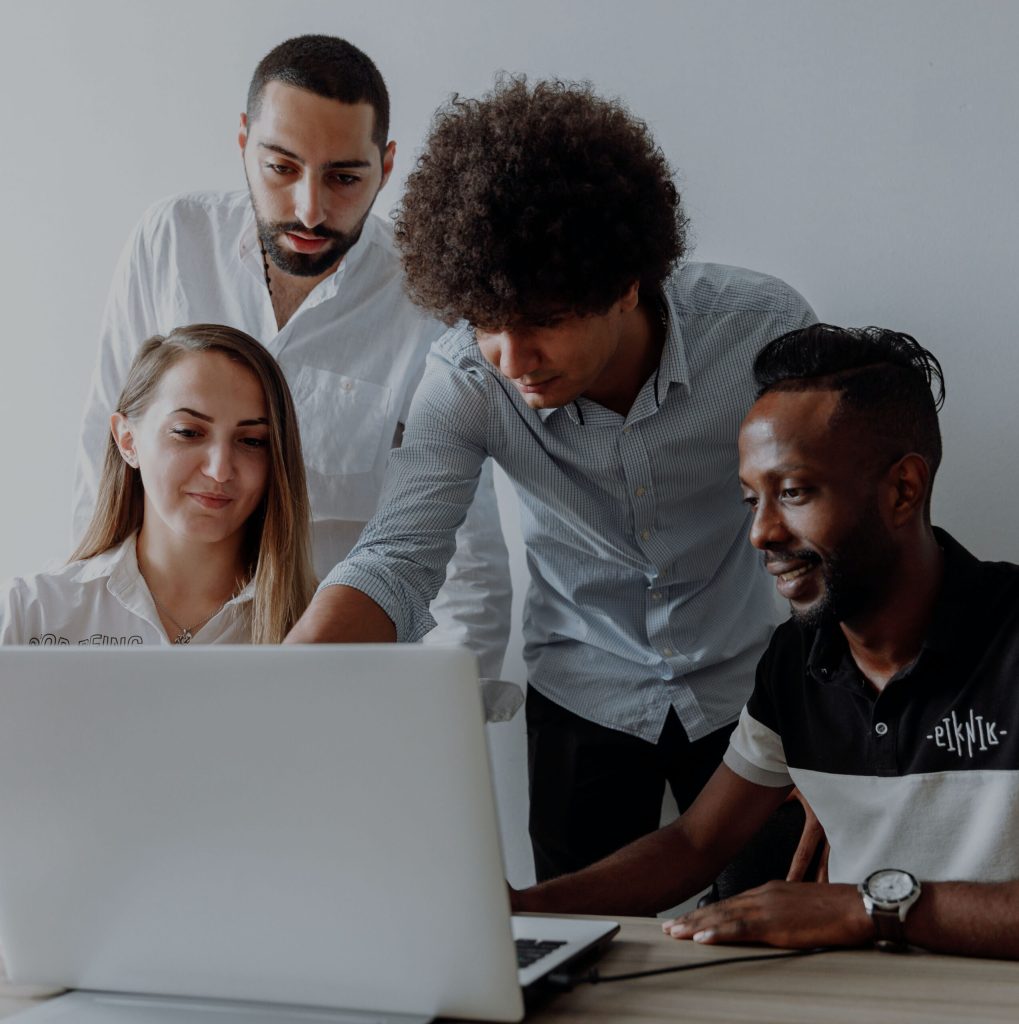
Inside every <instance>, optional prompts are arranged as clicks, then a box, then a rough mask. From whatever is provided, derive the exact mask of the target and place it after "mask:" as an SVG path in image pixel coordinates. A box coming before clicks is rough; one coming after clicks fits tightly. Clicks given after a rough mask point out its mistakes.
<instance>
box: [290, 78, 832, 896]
mask: <svg viewBox="0 0 1019 1024" xmlns="http://www.w3.org/2000/svg"><path fill="white" fill-rule="evenodd" d="M685 232H686V218H685V217H684V215H683V211H682V206H681V204H680V197H679V194H678V191H677V189H676V186H675V184H674V182H673V178H672V172H671V170H670V168H669V165H668V163H667V161H666V159H665V156H664V155H663V153H662V151H661V150H660V149H659V148H658V146H657V145H656V143H655V141H654V139H653V137H652V135H651V132H650V131H649V129H648V127H647V125H646V124H644V123H643V122H642V121H640V120H638V119H637V118H635V117H634V116H633V115H632V114H631V113H630V112H629V111H628V110H627V109H626V108H625V107H624V106H623V105H622V104H621V103H619V102H615V101H610V100H606V99H603V98H601V97H599V96H597V95H596V94H595V93H594V91H593V90H592V88H591V87H590V86H589V85H586V84H581V85H576V84H570V83H564V82H560V81H542V82H537V83H534V84H530V83H528V82H527V81H526V80H525V79H523V78H514V77H504V78H502V79H501V80H500V81H498V82H497V84H496V87H495V88H494V90H493V91H492V92H491V93H489V94H488V95H486V96H484V97H483V98H481V99H464V98H461V97H457V96H454V97H453V98H452V100H451V101H450V102H449V103H448V104H447V105H446V106H444V107H443V108H442V109H440V110H439V111H438V112H437V114H436V115H435V120H434V124H433V127H432V132H431V136H430V138H429V139H428V142H427V144H426V147H425V149H424V152H423V153H422V155H421V156H420V158H419V159H418V162H417V166H416V168H415V170H414V172H413V174H412V175H411V176H410V179H409V181H408V183H407V189H406V194H405V196H404V199H403V202H402V205H401V207H400V209H399V211H398V214H397V217H396V231H395V234H396V240H397V245H398V248H399V249H400V252H401V255H402V258H403V263H404V268H405V271H406V276H407V286H408V290H409V293H410V295H411V297H412V298H413V299H414V301H416V302H417V303H418V304H419V305H421V306H422V307H423V308H424V309H426V310H427V311H429V312H430V313H432V314H433V315H435V316H436V317H438V318H440V319H441V320H443V321H445V322H446V323H447V324H450V325H453V326H452V329H451V330H450V331H449V333H447V334H446V335H445V336H444V337H443V338H441V339H440V340H439V341H438V342H437V343H436V345H435V346H434V347H433V350H432V355H431V357H430V365H429V368H428V369H427V370H426V373H425V379H424V381H423V383H422V388H421V390H419V392H418V394H417V397H416V399H415V405H414V408H413V409H412V411H411V415H410V417H409V420H408V423H407V430H406V433H405V436H404V441H403V446H402V447H401V448H400V449H399V450H394V452H393V453H392V455H391V457H390V463H389V468H388V471H387V482H386V487H385V491H384V494H383V497H382V500H381V502H380V506H379V512H378V513H377V514H376V516H375V518H374V519H373V520H372V521H371V523H369V525H368V527H367V528H366V530H365V532H364V534H363V535H362V538H361V541H360V543H359V545H358V547H357V548H356V549H355V550H354V551H353V552H352V553H351V555H350V557H349V558H348V559H347V561H345V562H344V563H342V564H341V565H339V566H337V568H336V569H335V570H334V571H333V572H332V573H331V574H330V575H329V576H328V577H327V578H326V580H325V581H324V583H323V586H322V588H321V589H320V591H319V593H318V595H317V596H316V598H315V600H314V601H313V602H312V605H311V607H310V608H309V611H308V612H307V614H306V616H305V618H304V619H303V620H302V621H301V622H300V623H299V624H298V626H297V627H296V628H295V630H294V633H293V634H292V639H294V640H305V641H309V640H310V641H315V640H319V641H341V640H400V641H413V640H417V639H418V638H419V637H421V636H422V635H423V634H424V633H425V632H426V631H427V629H428V628H429V625H430V619H429V616H428V603H429V601H430V600H431V596H432V594H433V593H434V591H435V589H436V588H437V587H438V586H439V585H440V583H441V582H442V579H443V573H444V570H445V565H446V560H447V559H448V558H449V555H450V553H451V552H452V550H453V548H452V543H453V535H454V531H455V530H456V527H457V526H458V524H459V523H460V522H461V521H462V520H463V517H464V515H465V512H466V509H467V508H468V506H469V504H470V500H471V495H472V494H473V491H474V487H475V483H476V481H477V479H478V475H479V473H480V472H481V468H482V466H483V465H484V463H485V461H486V459H488V458H492V459H494V460H495V461H496V462H497V463H499V464H500V465H501V466H502V467H503V469H504V470H505V471H506V473H507V475H508V476H509V477H510V479H511V480H512V482H513V484H514V485H515V488H516V490H517V493H518V495H519V497H520V501H521V505H522V509H521V520H522V527H523V534H524V541H525V544H526V548H527V560H528V566H529V569H530V575H531V587H530V592H529V594H528V599H527V606H526V609H525V616H524V631H525V639H526V647H525V657H526V660H527V664H528V670H529V679H530V685H529V691H528V699H527V726H528V746H529V773H530V786H531V811H530V832H531V839H532V844H533V847H534V853H535V863H536V868H537V875H538V878H539V879H542V878H550V877H553V876H556V875H559V874H562V873H564V872H567V871H575V870H577V869H578V868H580V867H583V866H584V865H586V864H590V863H592V862H593V861H595V860H598V859H599V858H601V857H604V856H605V855H607V854H609V853H611V852H612V851H614V850H616V849H618V848H619V847H620V846H622V845H624V844H625V843H626V842H628V841H630V840H632V839H634V838H636V837H637V836H640V835H643V834H645V833H647V832H649V831H651V830H652V829H654V828H655V827H656V826H657V824H658V820H659V814H660V809H661V801H662V795H663V792H664V787H665V784H666V782H668V783H669V785H670V786H671V788H672V791H673V793H674V794H675V797H676V801H677V804H678V805H679V808H680V810H682V809H684V808H685V807H687V806H688V805H689V803H690V802H691V801H692V799H693V798H694V796H696V794H697V793H698V791H699V790H700V788H701V787H702V786H703V784H704V783H705V782H706V781H707V779H708V778H709V776H710V775H711V773H712V772H713V771H714V769H715V768H716V767H717V766H718V764H719V762H720V760H721V757H722V754H723V752H724V751H725V748H726V743H727V740H728V735H729V733H730V732H731V731H732V725H733V723H734V722H735V720H736V718H737V717H738V715H739V713H740V709H741V708H742V706H743V704H744V703H745V701H746V699H747V697H748V695H749V693H750V690H751V687H752V684H753V679H754V666H755V664H756V662H757V659H758V657H759V656H760V654H761V652H762V651H763V649H764V646H765V644H766V643H767V640H768V637H769V636H770V634H771V631H772V628H773V626H774V625H775V622H776V612H775V604H774V601H773V598H772V595H771V592H770V588H769V585H768V580H767V576H766V574H765V573H764V571H763V569H762V566H761V565H760V563H759V561H758V560H757V559H756V558H755V557H754V555H753V553H752V551H751V549H750V546H749V545H748V544H747V543H746V536H747V530H748V525H749V516H748V514H747V510H746V508H745V507H744V506H743V505H741V503H740V494H739V486H738V483H737V472H736V470H737V452H736V436H737V432H738V428H739V424H740V420H741V419H742V417H743V415H744V414H745V413H746V411H747V409H749V407H750V405H751V403H752V402H753V399H754V381H753V375H752V372H751V367H752V364H753V359H754V356H755V355H756V354H757V352H758V351H759V350H760V349H761V348H762V347H763V346H764V344H766V343H767V342H768V341H770V340H771V339H772V338H775V337H777V336H778V335H780V334H783V333H785V332H786V331H789V330H792V329H794V328H798V327H803V326H804V325H806V324H809V323H812V322H814V320H815V317H814V314H813V312H812V310H811V309H810V307H809V306H808V305H807V304H806V302H805V301H804V300H803V299H802V298H801V297H800V296H799V295H798V294H797V293H796V292H795V291H793V290H792V289H791V288H789V287H788V286H787V285H785V284H784V283H782V282H781V281H778V280H776V279H775V278H772V277H767V276H765V275H763V274H758V273H754V272H751V271H747V270H742V269H739V268H735V267H726V266H719V265H711V264H696V263H689V262H683V256H684V243H685ZM801 820H802V819H801ZM793 829H794V833H795V834H794V840H795V835H797V834H798V831H796V829H797V826H795V825H794V826H793ZM783 856H784V863H783V862H781V858H780V859H779V862H778V863H772V864H764V863H761V858H760V857H759V856H758V857H756V858H755V859H756V860H757V861H758V866H759V867H761V868H762V870H763V872H764V877H774V876H775V875H779V876H781V877H784V876H785V872H786V869H787V868H788V863H789V860H788V849H787V850H786V852H785V853H784V855H783ZM764 859H765V860H767V858H764ZM756 880H757V879H756V878H751V879H744V880H742V881H741V882H740V883H738V884H739V885H740V886H742V887H745V885H746V884H748V883H749V882H751V881H756Z"/></svg>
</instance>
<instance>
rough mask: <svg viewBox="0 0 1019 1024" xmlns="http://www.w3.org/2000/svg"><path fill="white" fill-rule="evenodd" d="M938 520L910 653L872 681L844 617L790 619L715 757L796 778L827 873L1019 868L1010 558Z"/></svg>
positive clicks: (1016, 613)
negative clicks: (821, 625) (924, 630)
mask: <svg viewBox="0 0 1019 1024" xmlns="http://www.w3.org/2000/svg"><path fill="white" fill-rule="evenodd" d="M935 532H936V534H937V536H938V540H939V543H940V544H941V545H942V547H943V549H944V552H945V574H944V581H943V585H942V591H941V595H940V597H939V598H938V603H937V605H936V608H935V612H934V617H933V620H932V623H931V627H930V630H929V632H928V634H927V637H926V639H925V641H924V645H923V648H922V650H921V652H920V655H919V657H918V658H917V660H916V661H915V662H914V663H913V665H912V666H910V667H909V668H908V669H906V670H904V671H903V672H900V673H899V674H898V675H896V676H895V677H894V678H893V679H892V680H890V681H889V683H888V685H887V686H886V687H885V689H884V690H883V691H882V692H881V693H880V694H878V693H876V692H875V690H874V688H873V687H872V686H871V685H870V684H869V683H868V682H867V681H866V680H865V679H864V677H863V676H862V674H861V673H860V671H859V669H858V668H857V667H856V664H855V662H854V661H853V659H852V657H851V656H850V654H849V650H848V646H847V644H846V641H845V638H844V636H843V635H842V633H841V631H840V630H838V629H837V628H832V629H830V630H820V631H817V630H804V629H801V628H800V627H798V626H797V625H796V624H795V623H793V622H792V621H790V622H786V623H784V624H783V625H782V626H780V627H779V628H778V630H777V631H776V632H775V635H774V637H773V638H772V641H771V644H770V645H769V647H768V649H767V651H766V652H765V654H764V657H763V658H762V659H761V662H760V664H759V665H758V668H757V681H756V684H755V687H754V692H753V694H752V695H751V697H750V700H749V702H748V703H747V706H746V708H745V709H744V710H743V713H742V715H741V717H740V721H739V724H738V726H737V728H736V731H735V732H734V733H733V736H732V740H731V742H730V746H729V749H728V751H727V752H726V755H725V763H726V764H727V765H728V766H729V768H731V769H732V770H733V771H734V772H736V773H737V774H738V775H740V776H742V777H743V778H745V779H748V780H749V781H751V782H755V783H758V784H760V785H764V786H788V785H789V784H790V783H792V784H795V785H796V786H798V787H799V788H800V791H801V792H802V793H803V795H804V796H805V797H806V799H807V800H808V802H809V803H810V805H811V807H813V809H814V812H815V813H816V814H817V816H818V818H819V820H820V821H821V824H822V825H823V826H824V828H825V831H826V832H827V834H828V840H829V842H830V843H831V859H830V862H829V876H830V878H831V880H832V881H833V882H858V881H860V880H861V879H863V878H865V877H866V876H867V875H868V874H869V873H870V872H871V871H876V870H877V869H878V868H886V867H895V868H904V869H906V870H907V871H911V872H912V873H913V874H914V875H916V876H917V877H918V878H921V879H928V880H931V881H949V880H959V881H987V882H990V881H1004V880H1007V879H1015V878H1019V566H1016V565H1011V564H1009V563H1007V562H980V561H978V560H977V559H976V558H974V557H973V555H971V554H970V553H969V552H968V551H966V550H965V548H963V547H962V546H961V545H959V544H958V543H956V541H954V540H953V539H952V538H951V537H950V536H949V535H948V534H946V533H945V532H944V531H942V530H936V531H935Z"/></svg>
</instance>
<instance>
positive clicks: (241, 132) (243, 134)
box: [237, 112, 248, 156]
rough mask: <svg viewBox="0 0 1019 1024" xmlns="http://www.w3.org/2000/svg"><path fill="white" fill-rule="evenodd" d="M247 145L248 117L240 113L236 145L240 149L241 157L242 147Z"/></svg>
mask: <svg viewBox="0 0 1019 1024" xmlns="http://www.w3.org/2000/svg"><path fill="white" fill-rule="evenodd" d="M247 144H248V115H247V114H245V113H243V112H242V113H241V126H240V128H238V129H237V145H238V146H240V147H241V155H242V156H243V154H244V147H245V146H246V145H247Z"/></svg>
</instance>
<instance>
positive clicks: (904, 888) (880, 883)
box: [866, 868, 916, 903]
mask: <svg viewBox="0 0 1019 1024" xmlns="http://www.w3.org/2000/svg"><path fill="white" fill-rule="evenodd" d="M866 885H867V892H868V893H869V894H870V895H871V896H872V897H873V898H874V899H876V900H878V901H879V902H881V903H898V902H899V901H900V900H904V899H905V898H906V897H907V896H909V894H910V893H911V892H912V891H913V889H914V888H916V879H915V878H913V876H912V875H911V874H910V873H909V872H908V871H899V870H898V869H897V868H886V869H885V870H883V871H875V872H874V874H872V875H871V876H870V877H869V878H868V879H867V883H866Z"/></svg>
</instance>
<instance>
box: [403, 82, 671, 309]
mask: <svg viewBox="0 0 1019 1024" xmlns="http://www.w3.org/2000/svg"><path fill="white" fill-rule="evenodd" d="M395 221H396V240H397V244H398V246H399V248H400V251H401V253H402V256H403V263H404V268H405V270H406V274H407V282H408V289H409V292H410V295H411V297H412V298H413V299H414V301H416V302H417V303H418V304H419V305H421V306H423V307H424V308H425V309H427V310H428V311H429V312H431V313H433V314H434V315H435V316H437V317H439V318H440V319H441V320H443V321H445V322H446V323H447V324H451V323H455V322H456V321H457V320H461V319H465V320H467V321H469V322H470V323H472V324H474V325H475V326H479V327H486V328H495V327H505V326H509V325H528V326H539V325H543V324H547V323H551V322H554V321H555V320H556V319H558V318H560V317H561V316H563V315H567V314H580V315H585V314H593V313H602V312H605V311H606V310H607V309H609V307H610V306H611V305H612V304H613V303H614V302H615V301H616V300H617V299H619V298H620V297H621V296H622V295H624V294H625V293H626V290H627V289H628V288H629V287H630V286H631V285H632V284H633V283H634V282H635V281H639V282H640V286H641V288H643V289H646V290H647V291H650V292H654V291H656V290H657V289H658V288H660V287H661V284H662V281H663V280H664V279H665V277H666V275H667V274H668V273H669V270H670V269H671V267H672V265H673V264H674V263H675V262H676V261H677V260H678V259H679V258H680V257H681V256H682V255H683V251H684V242H685V230H686V218H685V217H684V216H683V212H682V207H681V205H680V198H679V192H678V191H677V189H676V186H675V184H674V182H673V180H672V171H671V169H670V168H669V165H668V163H667V161H666V159H665V156H664V154H663V153H662V151H661V150H660V149H659V148H658V146H657V145H656V143H655V141H654V139H653V137H652V135H651V132H650V130H649V128H648V126H647V125H646V124H645V123H644V122H643V121H640V120H638V119H637V118H635V117H634V116H633V115H631V114H630V113H629V111H628V110H627V109H626V108H625V107H624V106H623V105H622V104H621V103H620V102H618V101H615V100H606V99H603V98H601V97H599V96H596V95H595V94H594V92H593V90H592V87H591V85H590V84H589V83H579V84H578V83H570V82H563V81H559V80H555V79H553V80H549V81H540V82H537V83H536V84H534V85H533V86H529V85H528V84H527V80H526V78H525V77H523V76H520V77H513V76H505V77H502V78H500V79H498V80H497V82H496V86H495V88H494V89H493V90H492V91H491V92H489V93H487V94H486V95H485V96H483V97H482V98H481V99H465V98H463V97H461V96H457V95H454V96H453V97H452V98H451V99H450V100H449V102H448V103H447V104H446V105H445V106H443V107H440V108H439V110H438V111H437V112H436V114H435V117H434V120H433V123H432V130H431V134H430V136H429V138H428V140H427V143H426V146H425V150H424V152H423V153H422V154H421V156H420V157H419V158H418V161H417V164H416V167H415V170H414V171H413V173H412V174H411V175H410V177H409V178H408V181H407V188H406V192H405V193H404V197H403V201H402V202H401V204H400V206H399V208H398V210H397V213H396V217H395Z"/></svg>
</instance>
